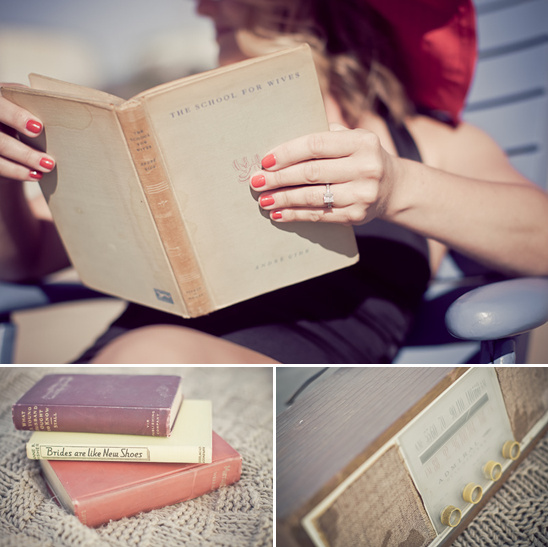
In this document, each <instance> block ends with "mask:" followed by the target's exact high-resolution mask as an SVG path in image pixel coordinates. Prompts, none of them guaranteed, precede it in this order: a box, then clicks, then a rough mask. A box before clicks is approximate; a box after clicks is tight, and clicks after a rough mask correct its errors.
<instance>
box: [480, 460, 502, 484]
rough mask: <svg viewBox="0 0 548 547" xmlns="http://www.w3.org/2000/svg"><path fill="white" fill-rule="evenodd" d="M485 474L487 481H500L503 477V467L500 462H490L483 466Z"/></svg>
mask: <svg viewBox="0 0 548 547" xmlns="http://www.w3.org/2000/svg"><path fill="white" fill-rule="evenodd" d="M483 474H484V475H485V478H486V479H489V480H492V481H498V480H499V479H500V477H501V475H502V465H500V463H499V462H494V461H493V460H489V461H488V462H487V463H486V464H485V465H484V466H483Z"/></svg>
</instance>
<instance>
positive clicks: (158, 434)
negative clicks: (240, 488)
mask: <svg viewBox="0 0 548 547" xmlns="http://www.w3.org/2000/svg"><path fill="white" fill-rule="evenodd" d="M12 414H13V422H14V424H15V427H16V428H17V429H21V430H30V431H34V433H33V434H32V436H31V437H30V439H29V441H28V443H27V456H28V457H29V458H32V459H36V460H39V462H40V466H41V471H42V474H43V477H44V479H45V481H46V484H47V486H48V488H49V490H50V491H51V493H52V494H53V496H54V497H55V499H56V500H57V501H58V502H59V504H60V505H62V506H63V507H64V508H65V509H66V510H67V511H69V512H71V513H72V514H74V515H76V516H77V517H78V519H79V520H80V521H81V522H82V523H84V524H86V525H88V526H92V527H95V526H100V525H101V524H104V523H106V522H109V521H111V520H117V519H121V518H123V517H129V516H132V515H135V514H137V513H140V512H143V511H150V510H152V509H157V508H160V507H164V506H166V505H172V504H174V503H179V502H182V501H186V500H189V499H193V498H196V497H198V496H201V495H203V494H206V493H208V492H211V491H213V490H216V489H217V488H219V487H221V486H225V485H229V484H232V483H234V482H236V481H238V480H239V479H240V476H241V471H242V458H241V456H240V454H238V452H237V451H236V450H234V449H233V448H232V447H231V446H230V445H229V444H228V443H227V442H226V441H224V440H223V439H222V438H221V437H220V436H219V435H217V434H216V433H215V432H214V431H213V430H212V405H211V401H208V400H195V399H186V398H185V397H184V396H183V386H182V379H181V378H180V377H179V376H163V375H130V374H127V375H126V374H50V375H47V376H44V377H43V378H42V379H41V380H40V381H38V382H37V383H36V384H35V385H34V386H33V387H32V388H31V389H30V390H29V391H27V392H26V393H25V394H24V395H23V396H22V397H21V398H20V399H19V400H18V401H17V402H16V403H15V404H14V405H13V407H12Z"/></svg>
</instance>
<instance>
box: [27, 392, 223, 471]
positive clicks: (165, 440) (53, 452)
mask: <svg viewBox="0 0 548 547" xmlns="http://www.w3.org/2000/svg"><path fill="white" fill-rule="evenodd" d="M211 415H212V410H211V401H207V400H199V399H185V400H184V401H183V403H182V405H181V409H180V410H179V414H178V416H177V419H176V420H175V425H174V427H173V431H172V433H171V436H169V437H150V436H145V435H118V434H113V433H73V432H57V431H36V432H34V433H33V434H32V436H31V437H30V439H29V441H28V443H27V457H28V458H30V459H33V460H42V459H43V460H80V461H116V462H119V461H124V462H171V463H211V458H212V442H213V441H212V439H213V432H212V431H213V430H212V416H211Z"/></svg>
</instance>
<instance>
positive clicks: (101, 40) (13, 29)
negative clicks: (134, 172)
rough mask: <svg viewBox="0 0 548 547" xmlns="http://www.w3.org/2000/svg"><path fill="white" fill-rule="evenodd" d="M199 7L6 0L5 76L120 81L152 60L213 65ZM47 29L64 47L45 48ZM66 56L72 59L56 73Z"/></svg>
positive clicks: (163, 2) (2, 1)
mask: <svg viewBox="0 0 548 547" xmlns="http://www.w3.org/2000/svg"><path fill="white" fill-rule="evenodd" d="M194 10H195V2H194V1H193V0H0V77H1V78H0V81H19V82H21V83H26V74H28V73H29V72H32V71H34V72H41V73H47V74H48V75H52V76H56V77H60V78H65V79H69V77H70V75H71V74H72V75H73V78H72V81H75V83H83V84H84V85H95V84H97V85H98V86H99V85H117V84H118V83H120V82H123V81H125V80H126V79H127V78H128V77H129V76H131V75H132V74H134V73H135V71H138V70H140V69H141V70H142V69H143V68H145V67H148V66H149V65H158V66H163V65H170V66H171V65H173V64H175V63H180V64H181V63H182V64H183V65H184V64H185V63H186V64H187V65H188V67H189V69H190V70H194V68H195V67H194V66H192V65H196V67H200V68H203V67H204V66H206V65H210V66H213V64H214V62H215V52H216V49H215V45H214V41H213V33H212V27H211V24H210V22H209V21H208V20H206V19H203V18H201V17H198V16H196V15H195V13H194ZM48 36H50V37H53V42H59V43H56V44H55V45H56V47H60V51H61V53H59V54H50V55H48V54H47V53H48V51H50V50H49V49H48V48H49V45H48V44H49V43H50V41H48V39H47V37H48ZM65 37H66V38H70V39H71V40H72V41H73V42H72V44H74V45H73V46H72V45H70V44H69V45H68V46H67V45H65V42H64V41H63V40H64V39H65ZM82 44H83V47H84V48H85V50H86V52H87V53H89V54H90V56H91V57H92V59H89V60H90V66H89V67H88V68H89V73H86V72H85V71H84V70H83V69H84V67H83V63H81V65H82V66H80V68H79V67H78V66H77V64H79V63H78V62H76V61H74V60H73V59H72V58H71V54H75V53H76V51H77V50H78V49H79V47H80V45H82ZM52 51H55V50H52ZM64 57H67V60H66V63H67V64H68V65H69V66H68V67H67V66H65V67H62V69H61V68H60V69H59V70H60V73H54V74H52V70H56V69H55V67H54V62H55V61H56V60H58V61H61V59H62V58H64ZM91 61H92V62H91ZM93 63H94V64H95V66H94V67H92V66H91V64H93ZM210 66H207V67H208V68H209V67H210ZM51 67H54V68H51ZM183 68H184V67H183ZM90 74H92V76H93V77H91V76H90V80H89V81H82V80H85V79H86V78H87V77H88V76H89V75H90ZM67 75H68V77H67ZM6 79H7V80H6ZM79 80H80V81H79Z"/></svg>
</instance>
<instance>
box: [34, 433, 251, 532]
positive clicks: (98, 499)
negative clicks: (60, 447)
mask: <svg viewBox="0 0 548 547" xmlns="http://www.w3.org/2000/svg"><path fill="white" fill-rule="evenodd" d="M40 466H41V468H42V473H43V475H44V478H45V480H46V482H47V484H48V486H49V488H50V490H51V491H52V493H53V494H54V496H55V497H56V499H57V500H58V501H59V503H60V505H62V506H63V507H64V508H65V509H66V510H67V511H68V512H70V513H72V514H74V515H76V516H77V517H78V519H79V520H80V521H81V522H82V523H84V524H86V525H88V526H91V527H94V526H100V525H101V524H104V523H107V522H109V521H110V520H118V519H121V518H123V517H129V516H132V515H136V514H137V513H141V512H143V511H150V510H152V509H158V508H160V507H165V506H166V505H172V504H175V503H179V502H182V501H187V500H190V499H193V498H197V497H198V496H202V495H204V494H207V493H208V492H211V491H213V490H216V489H218V488H220V487H222V486H227V485H229V484H233V483H235V482H236V481H238V480H239V479H240V475H241V472H242V457H241V456H240V454H238V452H237V451H236V450H234V448H232V447H231V446H230V445H229V444H228V443H227V442H226V441H225V440H223V439H222V438H221V437H220V436H219V435H217V434H216V433H215V432H214V433H213V459H212V461H211V463H208V464H202V465H199V464H178V463H131V462H74V461H48V460H40Z"/></svg>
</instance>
